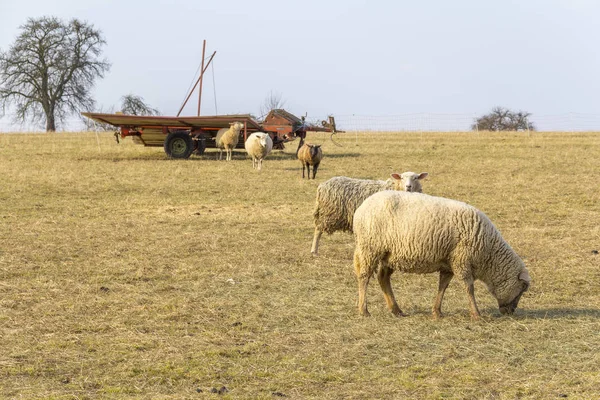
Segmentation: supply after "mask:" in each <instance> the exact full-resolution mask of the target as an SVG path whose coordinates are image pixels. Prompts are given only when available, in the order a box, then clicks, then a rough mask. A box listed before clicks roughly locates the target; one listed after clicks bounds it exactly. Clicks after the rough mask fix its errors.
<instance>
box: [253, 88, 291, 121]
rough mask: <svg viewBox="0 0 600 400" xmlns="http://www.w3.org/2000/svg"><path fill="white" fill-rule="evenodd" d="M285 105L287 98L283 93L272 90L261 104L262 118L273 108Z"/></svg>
mask: <svg viewBox="0 0 600 400" xmlns="http://www.w3.org/2000/svg"><path fill="white" fill-rule="evenodd" d="M283 106H285V100H283V99H282V96H281V93H273V91H272V90H271V91H270V92H269V94H268V95H267V97H265V100H264V101H263V103H262V104H261V106H260V110H259V113H260V119H263V118H265V117H266V116H267V114H268V113H269V112H271V110H276V109H279V108H283Z"/></svg>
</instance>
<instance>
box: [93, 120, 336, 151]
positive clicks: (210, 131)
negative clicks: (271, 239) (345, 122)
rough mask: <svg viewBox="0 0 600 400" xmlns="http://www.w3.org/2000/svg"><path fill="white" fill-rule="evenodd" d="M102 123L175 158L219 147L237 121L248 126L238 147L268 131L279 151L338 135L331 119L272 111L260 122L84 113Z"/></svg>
mask: <svg viewBox="0 0 600 400" xmlns="http://www.w3.org/2000/svg"><path fill="white" fill-rule="evenodd" d="M82 115H83V116H85V117H87V118H90V119H92V120H94V121H96V122H98V123H101V124H109V125H113V126H115V127H116V128H117V129H118V131H117V134H118V135H119V136H120V137H121V138H125V137H128V136H131V137H132V138H133V140H134V141H135V142H136V143H139V144H143V145H144V146H154V147H157V146H162V147H163V148H164V150H165V153H166V154H167V156H169V157H171V158H188V157H189V156H190V155H191V154H192V153H194V152H195V153H196V154H199V155H201V154H203V153H204V151H205V150H206V149H207V148H215V147H216V143H215V137H216V136H217V132H218V131H219V129H221V128H229V125H230V124H231V123H233V122H236V121H239V122H241V123H243V124H244V129H243V130H242V131H241V132H240V141H239V143H238V146H237V147H238V148H243V147H244V143H245V141H246V139H247V137H248V136H249V135H250V134H251V133H252V132H257V131H261V132H267V133H269V135H270V136H271V138H272V139H273V145H274V147H275V148H276V149H277V148H278V149H283V145H284V143H285V142H289V141H291V140H295V139H296V138H300V144H301V143H302V142H303V141H304V138H305V137H306V132H308V131H318V132H331V133H335V132H336V127H335V119H334V118H333V117H331V116H330V117H329V118H328V120H327V121H322V123H321V126H317V125H311V124H307V123H305V121H304V119H302V118H298V117H296V116H295V115H293V114H291V113H289V112H287V111H285V110H283V109H275V110H272V111H271V112H270V113H269V114H268V115H267V116H266V117H265V120H264V122H262V123H259V122H257V121H256V120H255V119H254V118H253V117H252V116H251V115H250V114H235V115H213V116H201V117H179V116H177V117H163V116H139V115H126V114H103V113H82Z"/></svg>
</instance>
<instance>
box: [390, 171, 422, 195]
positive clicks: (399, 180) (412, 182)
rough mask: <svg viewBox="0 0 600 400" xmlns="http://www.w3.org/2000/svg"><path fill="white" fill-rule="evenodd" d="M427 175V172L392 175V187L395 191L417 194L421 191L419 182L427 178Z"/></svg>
mask: <svg viewBox="0 0 600 400" xmlns="http://www.w3.org/2000/svg"><path fill="white" fill-rule="evenodd" d="M428 175H429V174H428V173H427V172H421V173H420V174H416V173H414V172H404V173H402V174H396V173H394V174H392V178H394V185H395V188H396V190H404V191H406V192H419V193H421V192H422V191H423V187H422V186H421V180H422V179H425V178H427V176H428Z"/></svg>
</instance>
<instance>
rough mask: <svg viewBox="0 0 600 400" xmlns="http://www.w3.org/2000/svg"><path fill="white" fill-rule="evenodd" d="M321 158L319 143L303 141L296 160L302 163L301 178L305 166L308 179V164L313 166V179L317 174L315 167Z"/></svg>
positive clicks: (321, 151)
mask: <svg viewBox="0 0 600 400" xmlns="http://www.w3.org/2000/svg"><path fill="white" fill-rule="evenodd" d="M322 159H323V150H321V145H320V144H310V143H304V144H303V145H302V147H300V149H299V150H298V160H300V162H301V163H302V178H304V168H305V167H306V172H307V178H308V179H310V166H311V165H312V167H313V179H315V176H317V169H318V168H319V164H320V163H321V160H322Z"/></svg>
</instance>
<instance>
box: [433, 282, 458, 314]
mask: <svg viewBox="0 0 600 400" xmlns="http://www.w3.org/2000/svg"><path fill="white" fill-rule="evenodd" d="M453 277H454V274H453V273H452V271H440V283H439V286H438V294H437V297H436V298H435V303H434V304H433V316H434V317H435V318H441V317H442V299H443V298H444V292H446V288H447V287H448V285H449V284H450V281H451V280H452V278H453Z"/></svg>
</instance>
